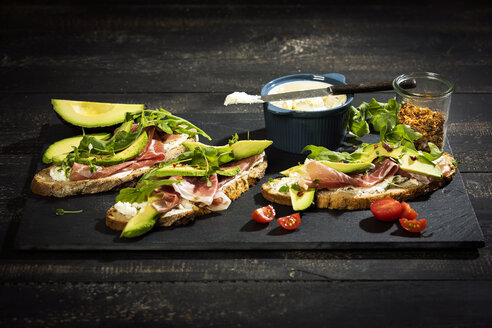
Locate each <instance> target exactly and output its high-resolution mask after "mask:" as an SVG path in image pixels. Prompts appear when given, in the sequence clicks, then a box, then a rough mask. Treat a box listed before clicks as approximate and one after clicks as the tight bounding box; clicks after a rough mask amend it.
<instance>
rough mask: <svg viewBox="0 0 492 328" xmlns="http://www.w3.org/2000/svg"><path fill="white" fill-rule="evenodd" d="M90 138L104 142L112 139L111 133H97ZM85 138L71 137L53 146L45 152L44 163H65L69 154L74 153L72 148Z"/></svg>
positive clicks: (81, 136)
mask: <svg viewBox="0 0 492 328" xmlns="http://www.w3.org/2000/svg"><path fill="white" fill-rule="evenodd" d="M89 136H92V137H94V138H96V139H99V140H104V139H107V138H109V137H111V134H110V133H95V134H89ZM83 137H84V136H83V135H80V136H75V137H70V138H65V139H62V140H59V141H57V142H55V143H53V144H51V145H50V146H49V147H48V148H47V149H46V151H45V152H44V155H43V163H45V164H50V163H55V164H59V163H61V162H63V160H64V159H65V157H66V156H67V154H69V153H70V152H71V151H73V148H72V147H77V146H78V145H79V144H80V141H81V140H82V138H83Z"/></svg>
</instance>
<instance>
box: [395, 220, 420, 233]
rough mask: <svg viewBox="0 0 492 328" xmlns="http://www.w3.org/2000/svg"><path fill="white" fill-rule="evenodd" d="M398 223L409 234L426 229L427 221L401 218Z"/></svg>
mask: <svg viewBox="0 0 492 328" xmlns="http://www.w3.org/2000/svg"><path fill="white" fill-rule="evenodd" d="M399 221H400V224H401V226H402V228H403V229H405V230H406V231H410V232H421V231H423V230H424V229H425V227H427V219H414V220H408V219H405V218H401V219H400V220H399Z"/></svg>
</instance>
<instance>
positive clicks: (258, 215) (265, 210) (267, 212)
mask: <svg viewBox="0 0 492 328" xmlns="http://www.w3.org/2000/svg"><path fill="white" fill-rule="evenodd" d="M251 217H252V218H253V220H255V221H256V222H259V223H268V222H270V221H272V220H273V219H275V209H274V208H273V206H272V205H268V206H265V207H261V208H257V209H256V210H255V211H254V212H253V214H251Z"/></svg>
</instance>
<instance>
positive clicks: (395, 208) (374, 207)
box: [371, 198, 402, 221]
mask: <svg viewBox="0 0 492 328" xmlns="http://www.w3.org/2000/svg"><path fill="white" fill-rule="evenodd" d="M401 210H402V206H401V204H400V202H399V201H397V200H394V199H393V198H383V199H378V200H376V201H374V202H373V203H372V204H371V212H372V214H373V215H374V216H375V217H376V218H377V219H379V220H381V221H393V220H396V219H398V218H399V217H400V214H401Z"/></svg>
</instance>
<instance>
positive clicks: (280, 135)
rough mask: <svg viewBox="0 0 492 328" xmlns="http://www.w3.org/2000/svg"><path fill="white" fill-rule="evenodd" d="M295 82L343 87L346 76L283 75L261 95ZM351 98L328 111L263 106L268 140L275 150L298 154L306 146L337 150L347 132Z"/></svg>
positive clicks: (263, 90) (265, 87)
mask: <svg viewBox="0 0 492 328" xmlns="http://www.w3.org/2000/svg"><path fill="white" fill-rule="evenodd" d="M295 81H317V82H326V83H330V84H333V85H340V84H346V83H345V76H343V75H342V74H338V73H330V74H319V75H318V74H295V75H288V76H283V77H280V78H278V79H275V80H273V81H270V82H268V83H267V84H265V86H264V87H263V89H261V95H267V94H268V93H269V92H270V91H271V90H272V89H273V88H275V87H277V86H279V85H280V84H284V83H288V82H295ZM353 100H354V96H353V95H347V101H346V102H345V104H343V105H342V106H339V107H335V108H331V109H322V110H315V111H297V110H290V109H284V108H280V107H277V106H274V105H272V104H271V103H264V104H263V112H264V115H265V126H266V134H267V138H268V139H270V140H272V141H273V146H275V147H276V148H278V149H281V150H284V151H287V152H290V153H296V154H300V153H301V152H302V150H303V149H304V147H305V146H307V145H316V146H323V147H326V148H328V149H331V150H336V149H337V148H338V147H339V146H340V144H341V142H342V140H343V138H344V136H345V132H346V127H347V114H348V109H349V108H350V105H351V104H352V101H353Z"/></svg>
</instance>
